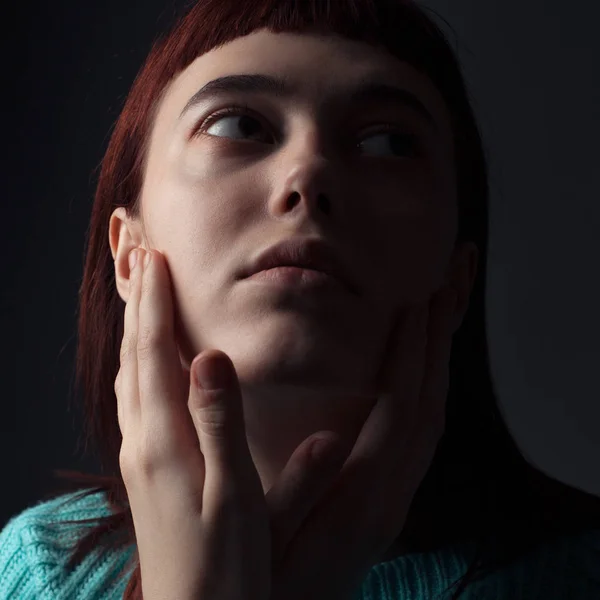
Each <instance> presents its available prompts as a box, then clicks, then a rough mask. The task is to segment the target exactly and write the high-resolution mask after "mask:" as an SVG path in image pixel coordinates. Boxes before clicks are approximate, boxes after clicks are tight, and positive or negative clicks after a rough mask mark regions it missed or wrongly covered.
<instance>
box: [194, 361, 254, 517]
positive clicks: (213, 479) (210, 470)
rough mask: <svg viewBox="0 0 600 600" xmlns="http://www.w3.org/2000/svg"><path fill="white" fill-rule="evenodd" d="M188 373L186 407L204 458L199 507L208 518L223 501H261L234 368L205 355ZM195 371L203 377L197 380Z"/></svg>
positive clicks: (227, 362)
mask: <svg viewBox="0 0 600 600" xmlns="http://www.w3.org/2000/svg"><path fill="white" fill-rule="evenodd" d="M191 371H192V373H193V375H192V386H191V389H190V398H189V400H188V408H189V411H190V414H191V416H192V419H193V422H194V425H195V427H196V432H197V435H198V439H199V441H200V449H201V451H202V454H203V456H204V459H205V472H206V475H205V483H204V505H205V506H206V510H207V511H208V514H216V513H217V511H218V510H219V508H220V507H221V506H222V505H223V503H224V502H230V501H231V500H232V499H234V498H237V499H239V498H240V497H242V496H243V497H246V498H249V497H250V496H249V495H248V494H250V495H252V496H253V497H255V498H256V497H261V498H262V497H263V489H262V483H261V481H260V478H259V476H258V473H257V471H256V468H255V466H254V462H253V460H252V456H251V454H250V448H249V446H248V440H247V437H246V427H245V421H244V409H243V402H242V393H241V388H240V385H239V380H238V378H237V374H236V372H235V366H234V365H233V363H232V361H231V359H230V358H229V357H228V356H227V354H225V353H224V352H222V351H220V350H207V351H205V352H203V353H202V354H201V356H200V358H198V359H195V360H194V361H193V363H192V365H191ZM199 371H200V372H201V373H203V375H204V378H203V377H200V378H199V377H198V373H199ZM196 382H198V384H197V383H196ZM202 384H203V385H202Z"/></svg>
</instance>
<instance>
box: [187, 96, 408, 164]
mask: <svg viewBox="0 0 600 600" xmlns="http://www.w3.org/2000/svg"><path fill="white" fill-rule="evenodd" d="M235 117H238V120H237V125H229V126H228V125H226V123H228V122H229V123H236V119H235ZM224 123H225V124H224ZM217 124H218V125H219V127H214V128H213V125H217ZM397 128H398V126H397V125H396V126H394V125H391V124H388V125H384V126H383V128H382V129H379V130H378V131H375V132H372V134H371V135H369V136H366V137H365V138H363V141H361V142H359V143H357V144H356V147H357V148H358V147H364V146H365V145H367V142H366V141H365V140H377V139H379V140H384V139H386V138H388V140H390V142H391V143H390V142H387V143H386V142H383V141H379V142H371V143H370V146H371V148H374V149H375V151H378V150H381V149H382V148H383V150H384V151H385V150H386V147H387V148H388V151H390V150H391V152H393V153H395V154H399V155H401V156H404V157H408V158H414V157H415V156H417V155H418V152H417V150H418V142H417V136H416V135H414V134H411V133H402V132H400V131H398V129H397ZM210 129H216V131H217V133H215V132H213V133H209V130H210ZM228 129H230V130H233V132H231V131H229V132H228ZM223 130H224V131H223ZM219 131H220V132H221V134H223V135H218V132H219ZM261 131H262V132H263V133H264V132H265V131H266V128H265V127H263V124H262V120H261V119H259V118H258V117H255V116H253V115H252V110H251V109H250V108H249V107H248V106H231V107H228V108H225V109H223V110H220V111H217V112H215V113H213V114H212V115H210V116H209V117H208V118H206V119H205V120H204V121H203V122H202V124H201V125H200V127H199V128H198V130H197V132H196V133H195V134H194V137H197V136H201V135H208V136H212V137H234V138H236V139H240V138H239V136H238V134H241V136H242V138H243V137H244V136H249V135H260V133H261ZM269 137H270V138H271V139H272V136H269ZM258 141H260V140H258Z"/></svg>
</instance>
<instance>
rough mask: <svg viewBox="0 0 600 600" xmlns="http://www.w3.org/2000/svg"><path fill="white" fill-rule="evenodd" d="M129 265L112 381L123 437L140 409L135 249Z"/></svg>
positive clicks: (138, 276) (139, 277)
mask: <svg viewBox="0 0 600 600" xmlns="http://www.w3.org/2000/svg"><path fill="white" fill-rule="evenodd" d="M132 258H135V259H136V263H135V266H133V265H132ZM142 259H143V256H142ZM129 266H130V275H129V297H128V299H127V303H126V305H125V316H124V323H123V340H122V342H121V351H120V367H119V372H118V374H117V378H116V380H115V394H116V396H117V414H118V419H119V427H120V428H121V435H122V436H123V437H125V427H126V426H127V424H131V423H132V422H134V421H137V420H139V411H140V403H139V390H138V377H137V371H138V367H137V338H138V321H139V304H140V293H141V280H142V265H141V261H140V260H139V251H138V250H137V249H136V250H134V251H132V253H131V254H130V257H129Z"/></svg>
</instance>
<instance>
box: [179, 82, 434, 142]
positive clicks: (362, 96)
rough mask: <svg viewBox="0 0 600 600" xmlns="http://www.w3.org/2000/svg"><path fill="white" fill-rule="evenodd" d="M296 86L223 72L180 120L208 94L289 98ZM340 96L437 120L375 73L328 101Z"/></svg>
mask: <svg viewBox="0 0 600 600" xmlns="http://www.w3.org/2000/svg"><path fill="white" fill-rule="evenodd" d="M298 92H299V90H298V87H297V86H293V85H292V84H291V83H290V82H289V81H288V80H287V79H285V78H280V77H275V76H272V75H264V74H243V75H227V76H225V77H218V78H217V79H213V80H212V81H209V82H208V83H207V84H206V85H204V86H203V87H202V88H200V90H198V91H197V92H196V93H195V94H194V95H193V96H192V97H191V98H190V99H189V100H188V103H187V104H186V105H185V107H184V109H183V110H182V111H181V114H180V115H179V119H178V120H181V119H182V118H183V117H184V115H185V114H186V113H187V112H188V111H189V110H191V109H192V108H193V107H195V106H197V105H198V104H200V103H202V102H204V101H205V100H207V99H209V98H214V97H217V96H223V95H227V94H232V93H241V94H248V93H249V94H266V95H270V96H276V97H279V98H290V97H292V96H294V95H298ZM340 100H345V101H349V102H350V103H357V104H358V103H361V102H366V101H367V100H370V101H382V102H395V103H397V104H402V105H404V106H408V107H410V108H412V109H413V110H415V111H416V112H418V113H419V114H420V115H421V116H422V117H424V118H425V119H426V120H427V121H428V122H429V123H430V124H431V125H433V127H434V129H436V130H437V124H436V121H435V119H434V118H433V116H432V115H431V113H430V112H429V111H428V110H427V109H426V108H425V106H424V105H423V103H422V102H421V101H420V100H419V99H418V98H417V97H416V96H415V95H414V94H412V93H411V92H409V91H408V90H405V89H402V88H399V87H396V86H394V85H390V84H388V83H383V82H382V81H381V80H380V78H379V77H373V76H369V77H365V78H363V79H362V80H360V82H359V84H358V86H357V87H355V88H352V89H342V90H339V91H338V92H337V93H336V94H335V95H334V97H333V98H332V99H331V101H333V102H336V101H338V102H339V101H340Z"/></svg>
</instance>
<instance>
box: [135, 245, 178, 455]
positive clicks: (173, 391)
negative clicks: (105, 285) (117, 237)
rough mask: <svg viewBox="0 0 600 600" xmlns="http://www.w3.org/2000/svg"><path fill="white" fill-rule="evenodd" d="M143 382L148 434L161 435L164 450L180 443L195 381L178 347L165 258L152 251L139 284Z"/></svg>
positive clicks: (140, 372) (159, 440)
mask: <svg viewBox="0 0 600 600" xmlns="http://www.w3.org/2000/svg"><path fill="white" fill-rule="evenodd" d="M138 285H139V286H140V291H141V297H140V300H139V319H138V331H137V363H138V364H137V367H138V369H137V378H138V388H139V394H138V398H139V399H141V402H140V419H141V426H142V428H143V429H144V431H148V432H151V434H155V435H156V437H155V439H154V444H153V445H154V447H155V448H156V449H157V451H161V452H162V451H164V450H165V449H167V448H169V447H173V446H175V445H176V444H177V440H176V439H174V437H175V435H176V434H178V433H180V431H179V430H180V422H178V421H180V419H181V415H182V414H183V412H184V411H185V407H184V406H181V404H182V402H181V400H182V398H186V397H187V395H188V386H189V381H186V380H184V379H183V377H182V370H181V363H180V360H179V350H178V348H177V345H176V343H175V336H174V326H173V301H172V293H171V287H170V279H169V274H168V272H167V267H166V264H165V261H164V259H163V258H162V256H158V253H156V252H153V251H149V252H147V253H146V261H145V262H144V264H143V277H142V279H141V281H140V282H139V283H138Z"/></svg>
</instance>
